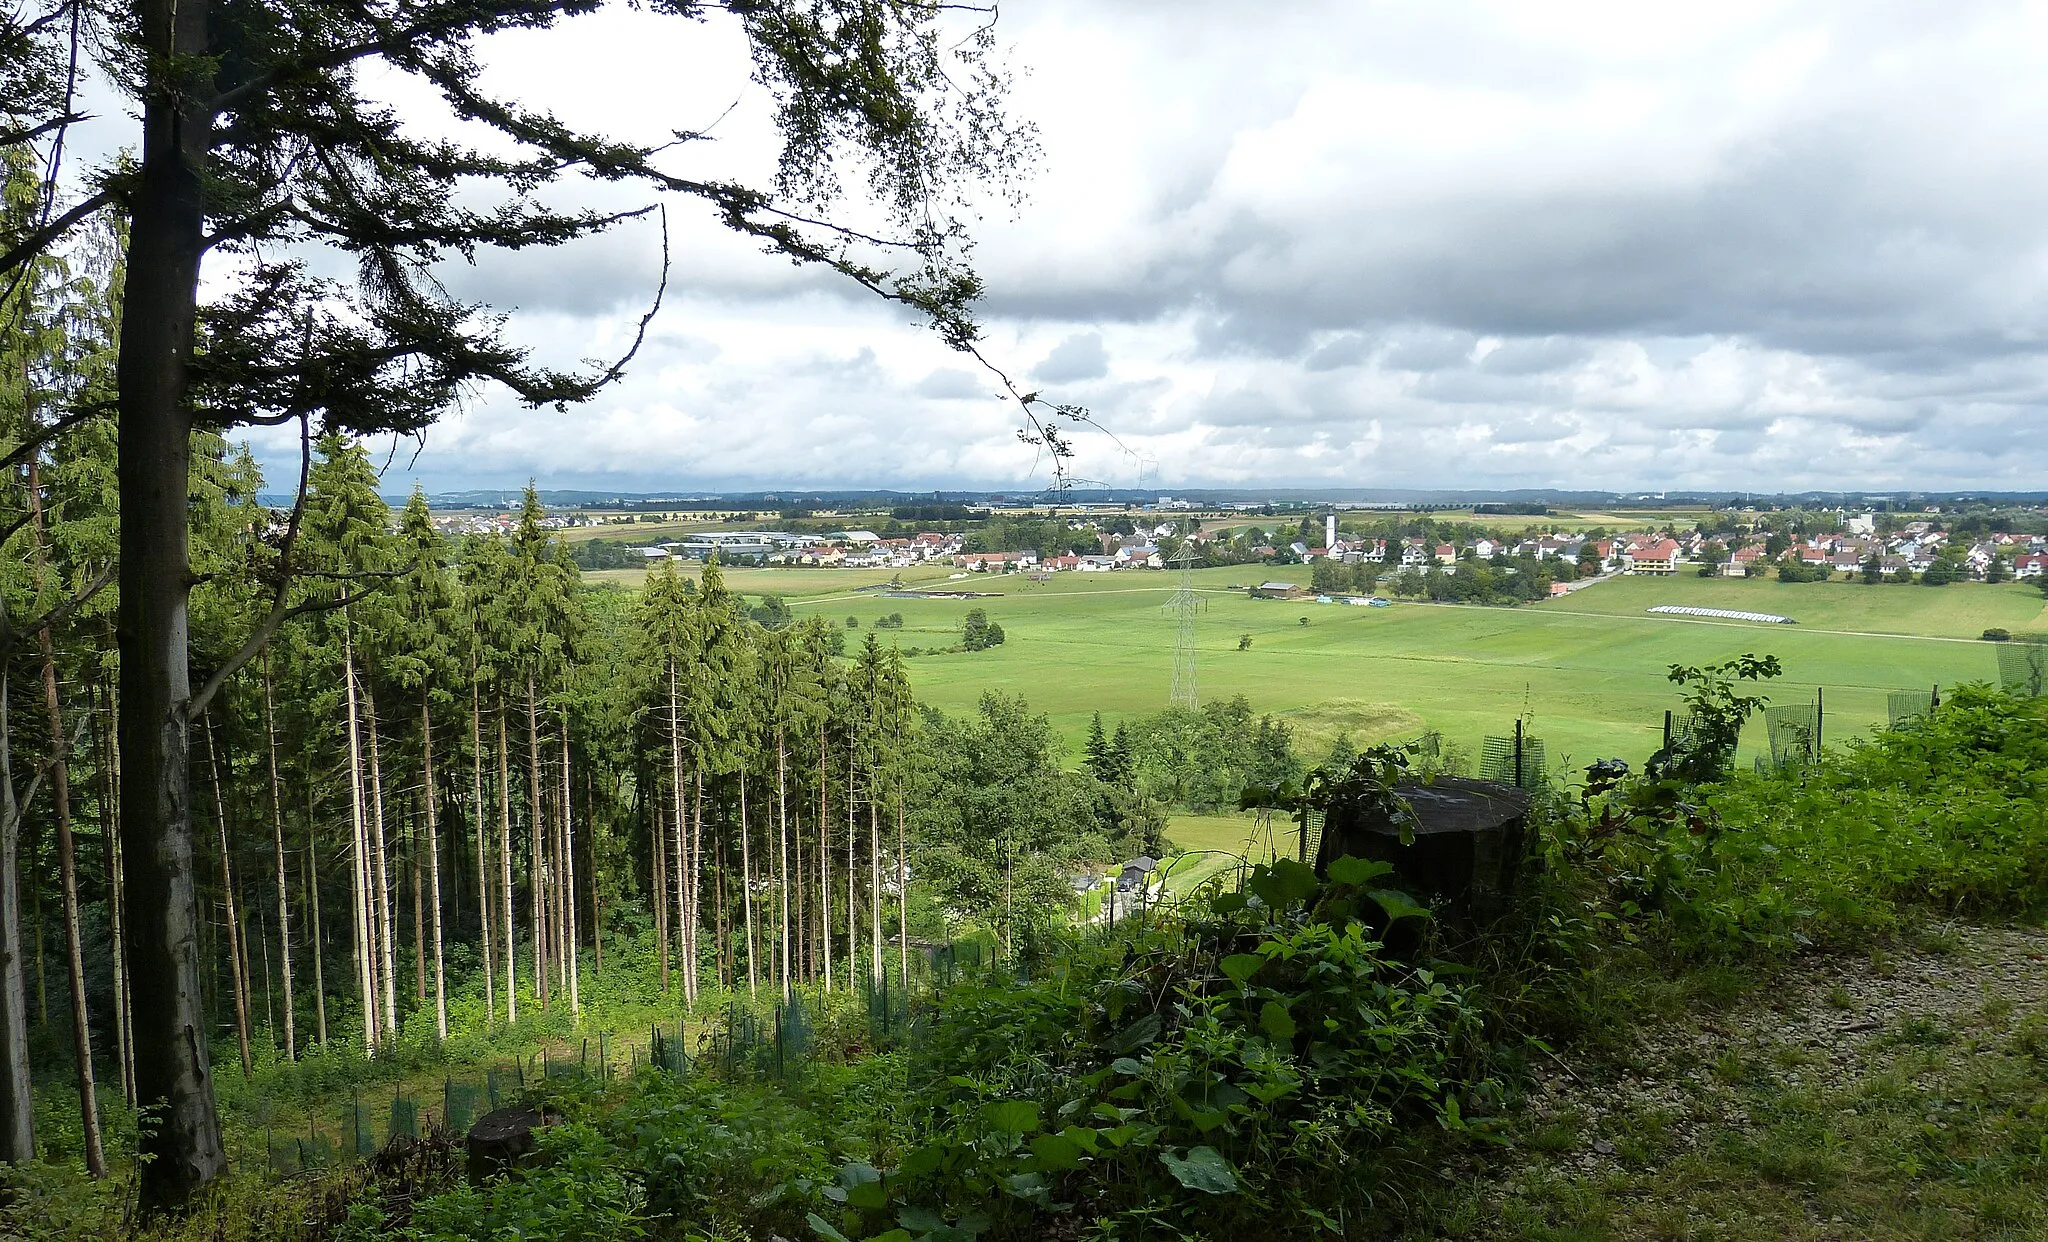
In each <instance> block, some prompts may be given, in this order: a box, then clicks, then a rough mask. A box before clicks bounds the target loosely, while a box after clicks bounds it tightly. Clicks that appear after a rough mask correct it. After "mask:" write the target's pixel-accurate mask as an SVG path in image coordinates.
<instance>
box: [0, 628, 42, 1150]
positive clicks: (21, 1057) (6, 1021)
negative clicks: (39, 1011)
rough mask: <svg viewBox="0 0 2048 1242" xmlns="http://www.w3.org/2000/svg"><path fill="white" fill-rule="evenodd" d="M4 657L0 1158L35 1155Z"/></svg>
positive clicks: (0, 663)
mask: <svg viewBox="0 0 2048 1242" xmlns="http://www.w3.org/2000/svg"><path fill="white" fill-rule="evenodd" d="M7 670H8V661H7V660H6V659H5V658H4V656H0V1161H5V1162H6V1163H8V1164H11V1165H15V1166H18V1167H19V1166H25V1165H27V1164H29V1163H31V1162H32V1161H34V1160H35V1158H36V1130H35V1119H36V1101H35V1080H34V1078H33V1076H32V1073H31V1069H30V1066H29V1060H28V979H27V976H26V972H25V963H24V962H23V961H22V958H23V956H24V955H23V949H24V947H25V946H24V945H23V944H22V938H21V936H22V927H21V886H20V883H19V877H20V875H21V816H22V809H23V808H22V806H21V803H20V802H19V800H18V798H19V795H18V794H17V793H16V792H15V788H14V762H13V760H14V754H13V751H12V749H11V748H10V746H9V738H10V736H11V734H12V732H13V729H12V727H11V726H10V724H9V723H8V719H7V698H8V693H9V688H8V684H7V681H8V678H7Z"/></svg>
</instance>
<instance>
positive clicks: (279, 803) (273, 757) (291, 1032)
mask: <svg viewBox="0 0 2048 1242" xmlns="http://www.w3.org/2000/svg"><path fill="white" fill-rule="evenodd" d="M263 735H264V737H265V739H266V740H267V742H268V749H269V752H270V820H271V827H272V829H273V840H274V841H275V843H276V847H277V947H278V958H279V962H278V965H279V972H280V974H281V975H282V976H283V980H284V1056H285V1060H287V1061H296V1060H298V1059H299V1044H298V1027H297V1023H296V1021H295V1019H294V1016H293V1006H294V1004H295V1003H296V998H295V997H294V996H293V994H292V903H291V895H290V892H289V890H288V889H287V888H286V887H285V864H284V783H283V782H282V781H280V780H279V779H278V776H277V711H276V709H275V707H273V706H272V703H271V693H270V658H269V657H268V656H265V657H264V660H263Z"/></svg>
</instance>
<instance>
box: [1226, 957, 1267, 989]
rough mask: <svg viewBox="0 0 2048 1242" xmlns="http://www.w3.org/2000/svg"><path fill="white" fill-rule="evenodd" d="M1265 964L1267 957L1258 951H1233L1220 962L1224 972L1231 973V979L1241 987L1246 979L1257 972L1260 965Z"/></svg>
mask: <svg viewBox="0 0 2048 1242" xmlns="http://www.w3.org/2000/svg"><path fill="white" fill-rule="evenodd" d="M1265 964H1266V959H1265V958H1263V957H1260V956H1259V955H1258V954H1256V953H1233V954H1231V955H1230V956H1229V957H1226V958H1224V959H1223V961H1222V962H1221V963H1220V965H1221V966H1222V967H1223V973H1224V974H1226V975H1229V976H1230V981H1231V982H1232V983H1235V984H1236V985H1237V986H1239V987H1243V986H1244V985H1245V981H1246V980H1248V979H1250V978H1251V977H1252V976H1253V975H1254V974H1257V973H1258V969H1259V967H1261V966H1264V965H1265Z"/></svg>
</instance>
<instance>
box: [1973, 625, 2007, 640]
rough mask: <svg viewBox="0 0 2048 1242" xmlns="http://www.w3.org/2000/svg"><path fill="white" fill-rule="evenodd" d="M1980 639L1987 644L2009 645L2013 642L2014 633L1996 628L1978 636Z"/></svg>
mask: <svg viewBox="0 0 2048 1242" xmlns="http://www.w3.org/2000/svg"><path fill="white" fill-rule="evenodd" d="M1978 637H1979V638H1981V639H1983V640H1984V641H1985V642H1987V643H2007V642H2011V641H2012V631H2011V630H2004V629H1999V628H1997V627H1996V626H1994V627H1992V628H1991V629H1988V630H1986V631H1984V632H1983V633H1982V634H1980V635H1978Z"/></svg>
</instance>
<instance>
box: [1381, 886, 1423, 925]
mask: <svg viewBox="0 0 2048 1242" xmlns="http://www.w3.org/2000/svg"><path fill="white" fill-rule="evenodd" d="M1371 896H1372V899H1373V900H1374V901H1376V902H1378V903H1379V905H1380V909H1382V910H1385V911H1386V912H1387V917H1388V918H1390V919H1392V920H1394V921H1395V922H1397V923H1398V922H1400V921H1401V920H1402V919H1405V918H1420V919H1426V918H1428V917H1429V907H1428V906H1420V905H1417V904H1415V899H1414V898H1413V897H1410V896H1409V895H1408V894H1406V893H1404V892H1401V891H1399V890H1398V889H1391V888H1376V889H1374V890H1372V893H1371Z"/></svg>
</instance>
